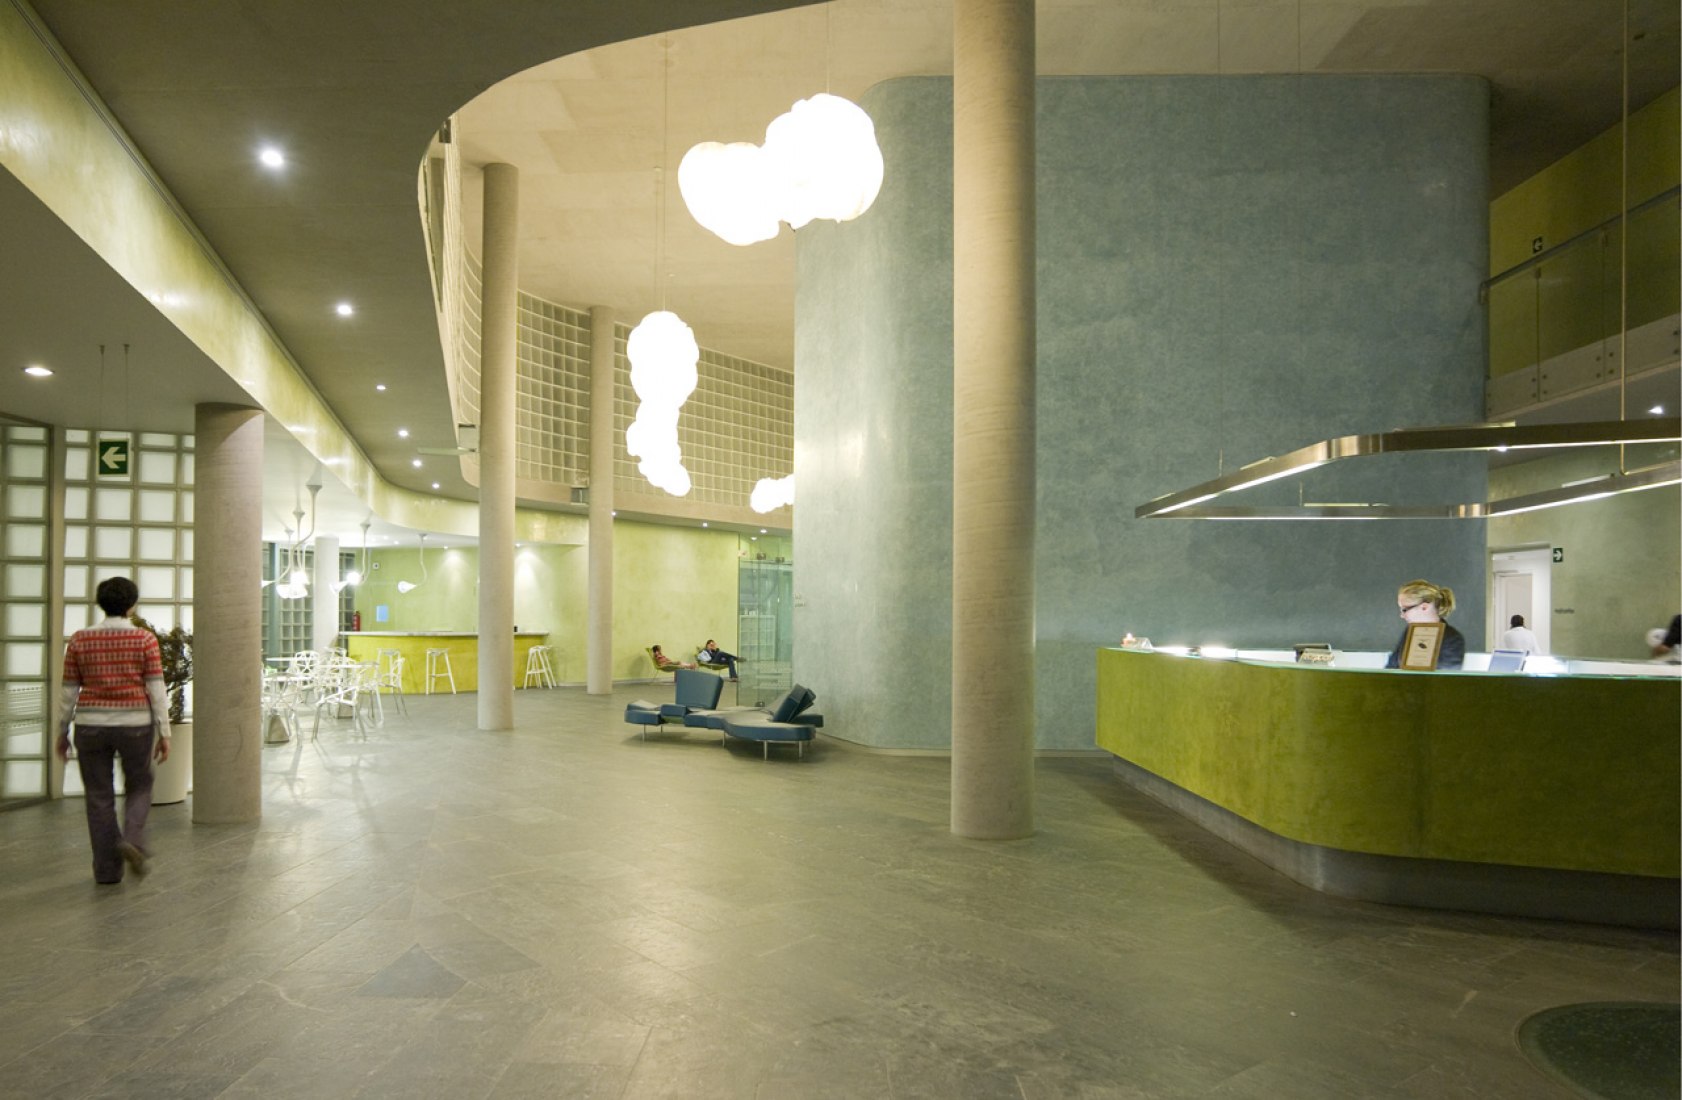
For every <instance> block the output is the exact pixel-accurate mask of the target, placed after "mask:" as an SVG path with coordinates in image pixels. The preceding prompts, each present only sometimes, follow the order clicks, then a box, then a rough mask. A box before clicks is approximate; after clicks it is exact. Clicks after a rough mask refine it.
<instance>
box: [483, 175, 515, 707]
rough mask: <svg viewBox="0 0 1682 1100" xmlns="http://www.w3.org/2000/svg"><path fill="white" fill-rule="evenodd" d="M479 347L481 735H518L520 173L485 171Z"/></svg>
mask: <svg viewBox="0 0 1682 1100" xmlns="http://www.w3.org/2000/svg"><path fill="white" fill-rule="evenodd" d="M484 222H485V235H484V246H483V249H482V250H481V256H482V257H483V260H484V279H483V283H482V300H481V302H480V318H481V320H480V330H479V331H480V338H479V339H480V344H479V728H480V729H482V730H506V729H513V728H514V350H515V349H514V345H515V333H516V327H515V326H516V325H517V323H518V320H517V314H516V307H517V296H518V293H519V264H518V263H517V262H516V255H515V253H516V249H517V247H518V237H519V229H520V173H519V169H517V168H515V167H514V166H513V165H511V164H487V165H485V215H484Z"/></svg>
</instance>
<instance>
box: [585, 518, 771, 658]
mask: <svg viewBox="0 0 1682 1100" xmlns="http://www.w3.org/2000/svg"><path fill="white" fill-rule="evenodd" d="M739 560H740V552H739V551H738V549H737V536H736V535H735V534H734V533H733V532H729V531H712V530H703V529H701V528H696V527H666V526H662V525H658V524H652V523H626V522H619V523H616V524H614V525H613V678H614V679H615V680H640V679H645V678H648V677H651V676H653V675H654V674H655V673H654V666H653V664H652V663H651V662H650V661H649V659H648V654H647V653H646V652H644V651H645V650H646V649H647V648H648V647H649V646H650V645H654V644H656V643H658V644H659V645H660V647H661V648H662V650H663V651H664V652H665V653H666V655H667V656H669V657H672V658H674V659H676V660H679V661H693V660H694V659H695V652H696V651H697V650H698V649H700V648H701V644H702V643H703V642H705V641H706V640H707V639H708V638H715V639H717V640H718V643H719V644H720V645H722V646H724V647H725V648H726V649H728V648H729V647H730V644H731V642H733V641H734V640H735V637H736V573H737V562H738V561H739Z"/></svg>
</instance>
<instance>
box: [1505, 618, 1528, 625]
mask: <svg viewBox="0 0 1682 1100" xmlns="http://www.w3.org/2000/svg"><path fill="white" fill-rule="evenodd" d="M1507 625H1508V626H1523V625H1524V616H1523V615H1514V616H1513V621H1512V622H1510V623H1508V624H1507Z"/></svg>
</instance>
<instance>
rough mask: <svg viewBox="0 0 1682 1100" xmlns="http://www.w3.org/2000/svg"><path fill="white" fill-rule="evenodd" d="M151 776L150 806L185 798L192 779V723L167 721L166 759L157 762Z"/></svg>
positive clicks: (167, 804) (162, 804)
mask: <svg viewBox="0 0 1682 1100" xmlns="http://www.w3.org/2000/svg"><path fill="white" fill-rule="evenodd" d="M157 769H158V770H157V772H156V773H155V774H154V775H153V776H152V805H154V806H170V805H173V804H175V803H177V802H185V801H187V791H188V790H189V789H190V788H191V787H192V778H193V724H192V723H191V722H171V723H170V724H169V759H168V760H165V761H164V762H163V763H162V764H159V765H157Z"/></svg>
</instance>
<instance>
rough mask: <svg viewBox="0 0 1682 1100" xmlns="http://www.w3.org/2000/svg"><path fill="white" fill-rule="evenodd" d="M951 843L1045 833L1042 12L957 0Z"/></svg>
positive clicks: (1022, 5) (1017, 3) (1005, 1)
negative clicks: (1037, 802)
mask: <svg viewBox="0 0 1682 1100" xmlns="http://www.w3.org/2000/svg"><path fill="white" fill-rule="evenodd" d="M952 132H953V141H952V146H953V164H952V167H953V186H952V240H953V288H952V309H953V316H952V320H953V390H952V424H953V436H952V638H953V647H952V831H953V832H954V833H957V834H958V835H959V836H966V837H975V838H978V839H985V840H1005V839H1010V838H1014V837H1022V836H1027V835H1029V834H1031V833H1032V832H1033V831H1034V673H1033V669H1034V583H1033V582H1034V3H1033V0H957V2H956V5H955V8H954V12H953V53H952Z"/></svg>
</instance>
